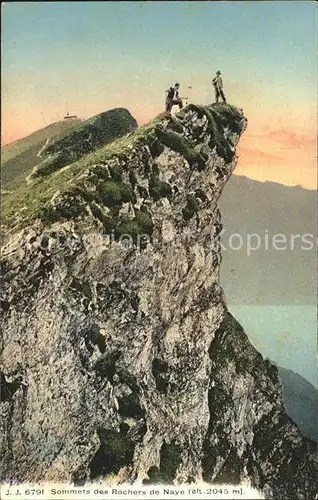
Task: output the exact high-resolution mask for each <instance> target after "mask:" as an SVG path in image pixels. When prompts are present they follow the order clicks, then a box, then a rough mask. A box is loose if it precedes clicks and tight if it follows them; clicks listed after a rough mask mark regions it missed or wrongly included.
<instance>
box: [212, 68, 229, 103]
mask: <svg viewBox="0 0 318 500" xmlns="http://www.w3.org/2000/svg"><path fill="white" fill-rule="evenodd" d="M212 84H213V85H214V90H215V102H219V97H222V100H223V102H226V99H225V95H224V92H223V82H222V78H221V71H217V72H216V76H215V77H214V78H213V80H212Z"/></svg>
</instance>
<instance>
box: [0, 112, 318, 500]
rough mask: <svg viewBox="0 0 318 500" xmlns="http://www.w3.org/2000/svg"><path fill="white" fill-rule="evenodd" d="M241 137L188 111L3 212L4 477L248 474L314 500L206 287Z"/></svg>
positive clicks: (303, 446) (258, 483)
mask: <svg viewBox="0 0 318 500" xmlns="http://www.w3.org/2000/svg"><path fill="white" fill-rule="evenodd" d="M245 127H246V119H245V118H244V116H243V114H242V112H241V111H240V110H237V109H236V108H233V107H231V106H228V105H212V106H208V107H204V108H203V107H198V106H193V105H190V106H188V107H187V108H186V109H184V110H182V111H181V112H180V113H178V115H177V116H176V117H159V118H158V119H156V120H155V121H154V122H153V123H152V124H150V125H148V126H146V127H144V128H143V129H139V130H137V131H136V132H135V133H134V134H132V135H131V136H130V137H128V138H125V139H121V140H119V141H117V142H116V143H113V144H112V145H111V146H110V147H109V148H108V149H104V150H102V151H100V152H99V153H98V154H97V155H96V154H95V155H91V156H90V155H88V156H87V157H86V158H85V159H84V160H83V161H82V160H81V161H80V162H79V163H78V164H76V163H75V164H74V165H73V166H72V167H71V168H70V169H69V170H68V171H67V172H64V173H63V175H64V176H66V175H68V176H70V178H66V177H61V178H62V179H63V183H60V186H59V189H58V190H57V192H56V193H54V194H53V196H51V195H52V191H49V190H48V191H47V193H46V192H43V186H42V187H41V186H40V187H38V190H39V192H41V199H40V202H37V203H33V202H32V203H31V202H30V205H26V207H25V210H24V212H23V214H21V213H20V214H19V216H18V217H17V216H16V215H15V214H13V213H12V209H11V211H9V213H8V217H7V228H11V235H10V238H9V241H8V242H7V244H6V246H5V247H4V249H3V252H2V273H3V287H2V288H3V297H2V302H1V304H2V310H3V317H4V329H3V333H4V335H3V346H2V348H3V351H2V359H1V370H2V382H3V384H2V403H1V419H2V420H1V421H2V424H1V426H2V429H1V430H2V444H1V470H2V481H8V480H11V481H12V480H15V481H30V480H34V481H38V480H40V479H41V480H56V481H69V480H71V481H76V482H78V481H85V480H87V479H94V480H99V479H101V478H103V477H105V476H107V475H109V474H112V477H113V481H114V482H126V481H127V482H134V481H137V480H138V481H144V482H145V483H149V482H165V483H172V482H175V483H176V484H178V483H183V482H193V481H200V480H201V479H204V480H205V481H208V482H218V483H222V482H223V483H225V482H231V483H234V484H235V483H236V484H237V483H240V482H241V481H245V480H247V481H249V482H250V483H251V485H252V486H253V487H255V488H257V489H259V490H261V491H262V492H263V493H264V495H265V496H266V498H271V497H272V496H274V497H275V498H288V499H293V498H295V499H296V498H297V499H307V498H308V499H309V498H314V495H315V489H316V486H315V466H316V460H317V452H316V446H315V444H314V443H312V442H311V441H309V440H308V439H306V438H304V437H303V436H302V435H301V433H300V431H299V430H298V429H297V427H296V426H295V425H294V424H293V422H292V421H291V420H290V419H289V418H288V417H287V415H286V413H285V410H284V407H283V403H282V397H281V387H280V382H279V379H278V375H277V369H276V367H274V366H273V365H271V363H270V362H269V361H266V360H263V358H262V356H261V355H260V354H259V353H258V352H257V351H256V350H255V349H254V348H253V347H252V345H251V344H250V343H249V341H248V338H247V336H246V334H245V333H244V331H243V330H242V328H241V327H240V326H239V325H238V324H237V322H236V321H235V319H234V318H233V317H232V316H231V315H230V314H229V312H228V311H227V308H226V302H225V298H224V295H223V291H222V289H221V287H220V285H219V269H220V260H221V255H220V248H219V241H218V237H219V234H220V232H221V229H222V225H221V221H220V218H221V216H220V212H219V209H218V206H217V201H218V198H219V196H220V194H221V192H222V189H223V186H224V185H225V183H226V182H227V180H228V179H229V177H230V175H231V173H232V172H233V170H234V168H235V165H236V161H237V158H236V155H235V146H236V143H237V141H238V139H239V136H240V135H241V134H242V133H243V132H244V130H245ZM58 175H61V174H58ZM55 182H56V181H55ZM70 182H71V184H70ZM45 186H46V185H45ZM40 188H41V189H40ZM47 189H49V188H48V187H47ZM19 227H20V228H21V227H23V229H21V230H20V231H18V229H19Z"/></svg>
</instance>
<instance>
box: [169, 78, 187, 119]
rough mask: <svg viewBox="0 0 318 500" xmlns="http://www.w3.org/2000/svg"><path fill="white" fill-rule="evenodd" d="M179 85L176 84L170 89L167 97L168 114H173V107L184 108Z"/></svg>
mask: <svg viewBox="0 0 318 500" xmlns="http://www.w3.org/2000/svg"><path fill="white" fill-rule="evenodd" d="M179 88H180V85H179V83H176V84H175V86H174V87H170V89H169V90H167V91H166V92H167V97H166V113H171V110H172V106H175V105H178V106H179V108H180V109H181V108H183V104H182V99H181V98H180V97H179Z"/></svg>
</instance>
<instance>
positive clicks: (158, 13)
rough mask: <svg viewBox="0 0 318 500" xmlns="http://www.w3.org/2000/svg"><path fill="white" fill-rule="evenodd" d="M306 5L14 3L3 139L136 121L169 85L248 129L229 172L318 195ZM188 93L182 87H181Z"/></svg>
mask: <svg viewBox="0 0 318 500" xmlns="http://www.w3.org/2000/svg"><path fill="white" fill-rule="evenodd" d="M316 14H317V7H316V5H315V3H314V2H306V1H299V2H297V1H294V2H289V1H286V2H284V1H271V2H257V1H254V2H252V1H249V2H234V1H233V2H232V1H228V2H191V1H190V2H186V1H179V2H161V1H159V2H92V1H90V2H88V1H87V2H15V3H5V4H4V5H3V6H2V135H3V137H2V140H3V143H4V144H5V143H8V142H11V141H13V140H15V139H17V138H20V137H23V136H25V135H27V134H29V133H31V132H32V131H34V130H36V129H39V128H42V127H43V126H44V125H45V124H49V123H51V122H54V121H57V120H60V119H62V118H63V116H64V115H65V112H66V110H67V109H68V110H69V112H70V113H72V114H77V115H78V116H80V117H83V118H87V117H89V116H92V115H94V114H97V113H100V112H102V111H105V110H107V109H111V108H113V107H117V106H122V107H126V108H128V109H129V110H130V112H131V113H132V114H133V116H135V118H136V119H137V121H138V122H139V124H143V123H145V122H147V121H149V120H151V119H152V118H153V117H154V116H156V115H157V114H158V113H160V112H162V111H163V106H164V97H165V93H164V91H165V89H166V88H167V87H169V86H170V85H172V84H174V83H175V82H176V81H179V82H180V84H181V94H182V95H183V96H185V95H187V96H188V97H189V99H190V101H191V102H194V103H197V104H208V103H211V102H213V99H214V92H213V87H212V85H211V80H212V78H213V76H214V73H215V71H216V70H218V69H220V70H221V71H222V73H223V81H224V89H225V93H226V96H227V99H228V102H229V103H231V104H233V105H235V106H237V107H239V108H243V110H244V112H245V115H246V116H247V118H248V129H247V131H246V133H245V135H244V137H243V138H242V141H241V144H240V147H239V150H238V151H239V156H240V159H239V166H238V168H237V171H236V173H237V174H242V175H247V176H249V177H252V178H255V179H259V180H274V181H277V182H281V183H284V184H289V185H295V184H300V185H302V186H304V187H307V188H316V187H317V167H316V151H317V143H316V135H317V121H316V112H317V97H316V86H317V62H316V46H315V41H316V27H317V21H316V19H317V17H316ZM188 86H192V87H193V88H192V90H189V89H188Z"/></svg>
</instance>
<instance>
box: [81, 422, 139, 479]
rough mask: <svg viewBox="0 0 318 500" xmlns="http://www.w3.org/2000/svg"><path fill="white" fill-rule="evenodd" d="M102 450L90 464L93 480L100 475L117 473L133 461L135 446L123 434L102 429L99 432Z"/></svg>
mask: <svg viewBox="0 0 318 500" xmlns="http://www.w3.org/2000/svg"><path fill="white" fill-rule="evenodd" d="M97 433H98V436H99V440H100V448H99V450H98V451H97V453H96V455H95V456H94V458H93V460H92V461H91V464H90V469H91V477H92V479H93V478H95V477H98V476H100V475H105V474H109V473H111V472H113V473H117V472H118V471H119V469H121V467H124V466H125V465H129V464H130V463H131V461H132V459H133V454H134V449H135V444H134V442H133V441H131V440H130V439H128V438H127V437H126V436H124V435H123V434H122V433H120V432H117V431H115V430H113V429H104V428H102V427H100V428H99V429H98V430H97Z"/></svg>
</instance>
